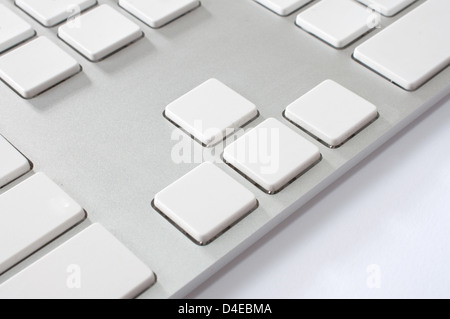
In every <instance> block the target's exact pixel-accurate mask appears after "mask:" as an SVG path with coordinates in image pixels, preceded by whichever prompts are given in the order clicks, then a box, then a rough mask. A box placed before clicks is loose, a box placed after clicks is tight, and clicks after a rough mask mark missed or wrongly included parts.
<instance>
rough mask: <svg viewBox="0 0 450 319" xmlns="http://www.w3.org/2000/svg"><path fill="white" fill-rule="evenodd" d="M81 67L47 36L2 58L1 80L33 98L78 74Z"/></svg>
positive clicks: (24, 96)
mask: <svg viewBox="0 0 450 319" xmlns="http://www.w3.org/2000/svg"><path fill="white" fill-rule="evenodd" d="M80 71H81V66H80V65H79V64H78V63H77V61H75V59H74V58H72V57H71V56H70V55H68V54H67V53H66V52H64V51H63V50H62V49H61V48H59V47H58V46H57V45H56V44H54V43H53V42H51V41H50V40H49V39H47V38H46V37H39V38H37V39H35V40H32V41H31V42H29V43H27V44H25V45H23V46H21V47H19V48H17V49H15V50H13V51H11V52H8V53H7V54H5V55H3V56H2V57H0V78H1V79H2V80H3V81H4V82H6V83H7V84H8V85H9V86H10V87H11V88H13V89H14V90H15V91H16V92H17V93H18V94H20V95H21V96H22V97H23V98H26V99H30V98H33V97H35V96H37V95H39V94H41V93H42V92H44V91H46V90H48V89H50V88H51V87H53V86H55V85H57V84H58V83H60V82H62V81H64V80H66V79H68V78H70V77H71V76H73V75H75V74H77V73H79V72H80Z"/></svg>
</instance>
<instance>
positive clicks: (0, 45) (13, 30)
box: [0, 4, 36, 53]
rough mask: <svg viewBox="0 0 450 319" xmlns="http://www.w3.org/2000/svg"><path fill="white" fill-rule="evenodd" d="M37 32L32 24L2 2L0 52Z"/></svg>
mask: <svg viewBox="0 0 450 319" xmlns="http://www.w3.org/2000/svg"><path fill="white" fill-rule="evenodd" d="M35 34H36V33H35V31H34V30H33V28H32V27H31V25H29V24H28V23H27V22H25V21H24V20H23V19H22V18H20V17H19V16H17V15H16V14H15V13H14V12H12V11H11V10H9V9H8V8H7V7H5V6H4V5H3V4H0V53H2V52H4V51H6V50H8V49H10V48H12V47H14V46H16V45H17V44H19V43H22V42H24V41H26V40H28V39H29V38H32V37H33V36H34V35H35Z"/></svg>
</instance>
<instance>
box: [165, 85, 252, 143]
mask: <svg viewBox="0 0 450 319" xmlns="http://www.w3.org/2000/svg"><path fill="white" fill-rule="evenodd" d="M165 116H166V117H167V118H168V119H169V120H170V121H172V122H174V123H175V124H176V125H177V126H179V127H181V128H182V129H184V130H185V131H186V132H188V133H189V134H191V135H192V136H194V138H196V139H197V140H198V141H200V142H201V143H202V144H203V145H204V146H212V145H214V144H217V143H218V142H220V141H221V140H223V138H225V137H226V136H228V135H230V134H232V133H233V132H234V131H235V130H236V129H238V128H239V127H242V126H243V125H245V124H246V123H248V122H249V121H251V120H252V119H254V118H255V117H257V116H258V110H257V108H256V106H255V105H254V104H253V103H251V102H250V101H248V100H247V99H245V98H244V97H242V96H241V95H239V94H238V93H236V92H235V91H233V90H232V89H230V88H229V87H227V86H226V85H225V84H223V83H221V82H220V81H218V80H216V79H210V80H208V81H206V82H205V83H203V84H201V85H200V86H198V87H197V88H195V89H193V90H192V91H190V92H189V93H187V94H185V95H184V96H182V97H180V98H179V99H177V100H176V101H174V102H172V103H171V104H169V105H168V106H167V107H166V110H165Z"/></svg>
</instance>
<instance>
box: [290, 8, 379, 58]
mask: <svg viewBox="0 0 450 319" xmlns="http://www.w3.org/2000/svg"><path fill="white" fill-rule="evenodd" d="M370 16H371V12H370V11H368V10H367V9H366V8H365V7H364V6H362V5H361V4H359V3H357V2H355V1H353V0H322V1H320V2H318V3H317V4H315V5H313V6H312V7H311V8H309V9H307V10H305V11H303V12H302V13H300V14H299V15H298V16H297V21H296V23H297V25H298V26H299V27H301V28H302V29H304V30H306V31H307V32H309V33H311V34H313V35H314V36H316V37H318V38H319V39H321V40H323V41H325V42H327V43H328V44H330V45H332V46H333V47H335V48H338V49H341V48H344V47H346V46H347V45H349V44H351V43H352V42H353V41H355V40H356V39H358V38H359V37H361V36H362V35H364V34H365V33H367V32H368V31H370V30H371V28H372V27H374V26H372V25H371V24H370V22H371V21H370V19H369V18H370Z"/></svg>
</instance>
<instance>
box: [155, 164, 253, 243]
mask: <svg viewBox="0 0 450 319" xmlns="http://www.w3.org/2000/svg"><path fill="white" fill-rule="evenodd" d="M154 205H155V207H156V208H157V209H158V210H159V211H160V212H161V213H162V214H163V215H165V216H166V217H167V218H169V219H170V220H171V221H172V222H173V223H175V225H177V226H178V227H179V228H181V229H182V230H183V231H184V232H185V233H187V234H188V235H189V236H190V237H191V238H192V239H194V241H196V242H197V243H198V244H201V245H206V244H208V243H209V242H211V241H212V240H213V239H214V238H216V237H217V236H219V235H220V234H221V233H222V232H224V231H225V230H226V229H228V228H229V227H230V226H231V225H233V224H234V223H235V222H237V221H238V220H240V219H241V218H242V217H244V216H245V215H246V214H248V213H250V212H251V211H252V210H254V209H255V208H256V207H257V205H258V202H257V200H256V198H255V196H254V195H253V194H252V193H251V192H250V191H248V190H247V189H246V188H245V187H243V186H242V185H241V184H239V183H238V182H236V181H235V180H234V179H232V178H231V177H230V176H228V175H227V174H226V173H225V172H223V171H222V170H221V169H219V168H218V167H217V166H215V165H214V164H212V163H203V164H201V165H200V166H198V167H197V168H196V169H194V170H193V171H191V172H190V173H188V174H187V175H185V176H184V177H182V178H181V179H179V180H178V181H176V182H175V183H173V184H172V185H170V186H168V187H167V188H166V189H164V190H162V191H161V192H160V193H158V194H157V195H156V197H155V200H154Z"/></svg>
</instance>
